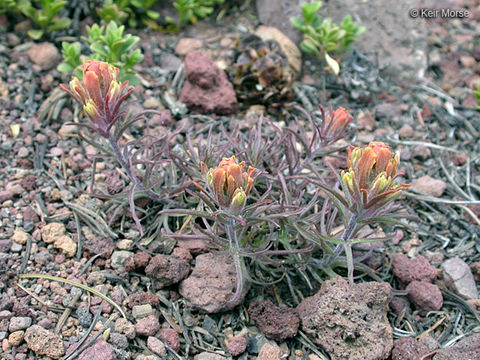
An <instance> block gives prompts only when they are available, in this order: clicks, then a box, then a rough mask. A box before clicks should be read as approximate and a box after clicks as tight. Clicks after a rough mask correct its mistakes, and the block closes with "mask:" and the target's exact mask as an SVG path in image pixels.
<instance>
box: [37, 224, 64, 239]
mask: <svg viewBox="0 0 480 360" xmlns="http://www.w3.org/2000/svg"><path fill="white" fill-rule="evenodd" d="M41 231H42V240H43V241H44V242H45V243H47V244H50V243H53V242H55V240H57V239H58V238H60V237H61V236H63V235H64V234H65V225H63V224H62V223H57V222H54V223H50V224H47V225H45V226H44V227H43V228H42V230H41Z"/></svg>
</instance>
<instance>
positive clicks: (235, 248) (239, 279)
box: [225, 219, 244, 306]
mask: <svg viewBox="0 0 480 360" xmlns="http://www.w3.org/2000/svg"><path fill="white" fill-rule="evenodd" d="M225 229H226V232H227V237H228V242H229V245H230V253H231V254H232V257H233V263H234V265H235V275H236V288H235V294H234V296H233V298H232V299H230V300H229V301H228V302H229V303H230V304H232V305H234V306H235V305H237V302H238V300H239V299H240V296H241V294H242V291H243V281H244V279H243V273H242V271H243V266H242V261H243V260H242V258H241V256H240V252H239V249H240V244H239V243H238V237H237V232H236V231H235V220H234V219H231V220H230V221H229V223H228V224H227V225H226V226H225Z"/></svg>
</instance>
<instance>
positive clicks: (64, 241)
mask: <svg viewBox="0 0 480 360" xmlns="http://www.w3.org/2000/svg"><path fill="white" fill-rule="evenodd" d="M53 247H54V248H56V249H59V250H60V251H61V252H62V253H63V254H65V256H66V257H69V258H70V257H73V256H75V253H76V252H77V243H76V242H75V241H73V240H72V238H71V237H70V236H67V235H63V236H60V237H59V238H57V239H55V242H54V243H53Z"/></svg>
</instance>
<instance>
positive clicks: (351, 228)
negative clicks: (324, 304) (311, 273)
mask: <svg viewBox="0 0 480 360" xmlns="http://www.w3.org/2000/svg"><path fill="white" fill-rule="evenodd" d="M360 217H361V216H360V215H359V214H353V215H352V216H351V217H350V219H349V220H348V224H347V226H346V228H345V231H344V232H343V235H342V243H341V244H338V245H337V246H336V247H335V250H334V252H333V254H332V255H330V256H329V257H328V259H327V261H326V264H325V265H326V266H330V265H332V263H333V262H334V261H335V259H336V258H337V257H339V256H340V255H341V254H342V251H343V250H345V256H346V257H347V265H348V281H349V283H350V285H353V253H352V245H351V243H350V241H351V240H352V236H353V234H354V233H355V229H356V228H357V224H358V219H359V218H360Z"/></svg>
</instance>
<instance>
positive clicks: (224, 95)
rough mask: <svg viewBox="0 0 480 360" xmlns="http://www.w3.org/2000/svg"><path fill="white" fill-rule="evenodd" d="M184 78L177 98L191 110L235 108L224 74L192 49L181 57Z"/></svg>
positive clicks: (228, 110) (220, 111)
mask: <svg viewBox="0 0 480 360" xmlns="http://www.w3.org/2000/svg"><path fill="white" fill-rule="evenodd" d="M185 76H186V78H187V81H186V82H185V85H184V86H183V89H182V92H181V93H180V101H181V102H183V103H184V104H185V105H186V106H187V107H188V108H189V109H190V110H191V111H196V112H200V113H215V114H225V115H226V114H232V113H234V112H235V111H236V110H237V98H236V96H235V91H234V90H233V86H232V84H231V83H230V82H229V81H228V79H227V75H226V74H225V73H224V72H223V71H222V70H220V69H219V68H218V66H216V65H215V63H214V62H213V61H212V59H210V58H209V57H208V55H206V54H204V53H202V52H200V51H193V52H191V53H189V54H188V55H187V57H186V58H185Z"/></svg>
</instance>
